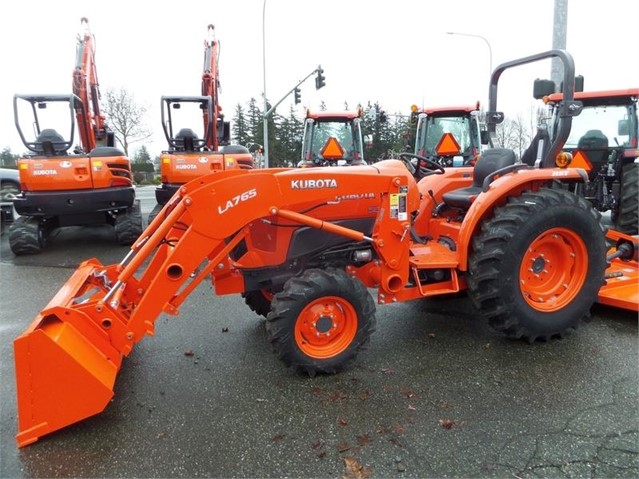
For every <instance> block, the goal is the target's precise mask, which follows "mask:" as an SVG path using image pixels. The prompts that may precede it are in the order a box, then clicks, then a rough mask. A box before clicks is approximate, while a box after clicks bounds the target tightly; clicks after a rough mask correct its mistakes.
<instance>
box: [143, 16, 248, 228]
mask: <svg viewBox="0 0 639 479" xmlns="http://www.w3.org/2000/svg"><path fill="white" fill-rule="evenodd" d="M214 32H215V28H214V26H213V25H209V26H208V30H207V37H206V40H205V41H204V68H203V72H202V94H201V96H163V97H162V129H163V130H164V136H165V137H166V140H167V142H168V145H169V146H168V150H166V151H163V152H162V155H161V156H160V177H161V181H162V183H161V185H160V186H158V187H157V188H156V190H155V199H156V201H157V205H156V206H155V208H154V209H153V210H152V211H151V214H150V215H149V222H151V221H152V220H153V218H155V216H156V215H157V214H158V213H159V211H160V210H161V209H162V207H163V206H164V205H165V204H166V203H167V202H168V201H169V199H170V198H171V196H173V195H174V194H175V192H176V191H177V190H178V189H179V188H180V187H181V186H182V185H183V184H185V183H188V182H189V181H191V180H193V179H195V178H198V177H200V176H203V175H207V174H209V173H215V172H217V171H221V170H230V169H238V168H241V169H250V168H253V156H252V155H251V153H249V150H248V149H247V148H245V147H244V146H241V145H231V144H230V135H231V133H230V122H228V121H225V120H224V114H223V113H222V107H221V106H220V101H219V87H220V78H219V67H218V61H219V47H220V44H219V42H218V40H217V39H216V38H215V35H214ZM198 116H199V117H201V119H202V120H201V124H202V128H201V129H193V128H192V126H193V124H192V123H190V122H192V121H193V120H194V119H195V118H197V117H198ZM196 130H199V134H198V133H196Z"/></svg>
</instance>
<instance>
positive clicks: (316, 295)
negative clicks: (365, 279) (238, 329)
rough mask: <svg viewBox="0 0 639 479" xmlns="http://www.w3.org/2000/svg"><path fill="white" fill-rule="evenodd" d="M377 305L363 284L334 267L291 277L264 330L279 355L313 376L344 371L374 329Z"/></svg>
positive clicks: (290, 365)
mask: <svg viewBox="0 0 639 479" xmlns="http://www.w3.org/2000/svg"><path fill="white" fill-rule="evenodd" d="M375 325H376V318H375V302H374V301H373V298H372V297H371V295H370V293H369V292H368V290H367V289H366V287H365V286H364V284H363V283H362V282H361V281H359V280H357V279H355V278H351V277H350V276H349V275H348V274H346V273H345V272H344V271H343V270H340V269H335V268H327V269H325V270H324V269H309V270H307V271H305V272H304V273H303V274H302V275H300V276H296V277H293V278H291V279H289V280H288V281H287V282H286V284H285V285H284V288H283V289H282V291H280V292H278V293H277V294H276V295H275V296H274V298H273V302H272V303H271V311H270V313H269V314H268V316H267V321H266V331H267V334H268V337H269V339H270V341H271V343H272V345H273V349H274V351H275V353H276V354H277V355H278V357H279V358H280V359H281V360H282V361H283V362H284V363H285V364H286V365H287V366H289V367H291V368H293V369H295V370H296V371H298V372H303V373H306V374H308V375H309V376H315V375H316V374H318V373H321V374H334V373H337V372H339V371H341V370H343V369H344V368H345V367H346V366H347V365H348V364H349V363H350V362H351V361H353V360H354V359H355V357H356V355H357V353H358V352H359V351H360V350H361V349H362V348H363V347H365V346H366V344H367V343H368V342H369V340H370V336H371V334H372V333H373V331H374V330H375Z"/></svg>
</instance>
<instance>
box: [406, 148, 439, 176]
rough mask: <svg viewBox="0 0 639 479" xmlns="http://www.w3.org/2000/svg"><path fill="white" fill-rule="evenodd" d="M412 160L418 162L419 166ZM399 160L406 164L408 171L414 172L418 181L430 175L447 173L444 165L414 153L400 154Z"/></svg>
mask: <svg viewBox="0 0 639 479" xmlns="http://www.w3.org/2000/svg"><path fill="white" fill-rule="evenodd" d="M411 158H415V159H416V160H417V165H414V164H413V162H412V161H410V159H411ZM399 159H400V160H402V161H403V162H404V163H406V166H407V167H408V170H409V171H412V172H413V176H415V178H417V179H420V178H424V177H425V176H428V175H443V174H444V173H446V170H445V169H444V167H443V166H442V165H440V164H439V163H437V162H436V161H435V160H431V159H430V158H426V157H425V156H421V155H415V154H413V153H400V154H399Z"/></svg>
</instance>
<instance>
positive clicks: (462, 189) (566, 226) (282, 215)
mask: <svg viewBox="0 0 639 479" xmlns="http://www.w3.org/2000/svg"><path fill="white" fill-rule="evenodd" d="M553 57H558V58H559V59H561V60H562V61H563V64H564V71H565V76H566V78H567V79H568V80H571V81H565V82H564V84H566V85H568V86H567V88H566V91H565V92H564V95H565V96H566V98H567V99H570V98H572V95H573V89H572V87H571V85H572V79H573V78H574V64H573V61H572V57H571V56H570V55H569V54H568V53H567V52H565V51H563V50H551V51H548V52H543V53H539V54H536V55H532V56H529V57H525V58H522V59H519V60H515V61H513V62H510V63H507V64H503V65H500V66H499V67H497V69H496V70H495V72H494V73H493V78H492V81H493V83H494V84H493V88H491V91H492V92H493V93H494V94H495V95H496V82H497V79H498V78H499V76H500V75H501V73H502V72H503V71H504V70H505V69H506V68H510V67H512V66H516V65H522V64H526V63H530V62H534V61H538V60H543V59H549V58H553ZM491 104H493V103H491ZM494 105H495V106H496V103H495V104H494ZM573 110H574V109H567V111H566V113H565V114H564V115H562V117H561V118H562V120H561V121H562V124H561V125H559V133H558V136H557V139H556V140H555V141H554V142H553V143H552V144H551V145H550V149H549V153H548V158H552V159H554V158H556V157H558V156H559V155H560V153H561V147H562V145H563V143H564V142H565V140H566V138H567V137H568V134H569V132H570V123H571V121H572V115H571V111H573ZM489 117H490V118H498V115H496V114H491V115H490V116H489ZM492 126H494V125H492ZM490 128H491V125H489V130H490ZM412 156H413V155H412V154H411V157H412ZM422 160H423V164H422V165H421V168H422V170H424V169H425V168H426V166H427V165H430V174H427V175H425V174H424V173H425V172H424V171H421V172H420V177H421V179H419V180H417V179H416V177H415V168H414V166H413V163H412V161H411V160H410V159H409V157H407V158H404V157H402V156H401V155H400V159H394V160H384V161H380V162H377V163H375V164H373V165H358V166H351V167H348V168H335V167H321V166H320V167H315V168H278V169H275V168H274V169H252V170H249V169H246V170H244V169H234V170H226V171H220V172H218V173H215V174H209V175H205V176H202V177H199V178H197V179H195V180H192V181H190V182H189V183H187V184H185V185H183V186H182V187H180V188H179V190H178V191H177V193H176V194H175V195H174V196H173V197H172V198H171V199H170V200H169V201H168V203H167V204H166V206H165V207H164V208H163V209H162V210H161V211H160V213H159V214H158V215H157V216H156V217H155V219H154V220H153V221H152V222H151V224H150V225H149V226H148V228H147V229H146V230H145V231H144V232H143V233H142V235H141V236H140V237H139V238H138V239H137V240H136V241H135V243H134V244H133V245H132V247H131V250H130V252H129V254H128V255H127V256H126V257H125V258H124V259H123V260H122V261H121V262H120V263H118V264H111V265H103V264H101V263H100V262H99V261H98V260H97V259H89V260H87V261H85V262H83V263H82V264H81V265H80V266H79V267H78V269H77V270H76V271H75V272H74V273H73V274H72V275H71V277H70V278H69V279H68V280H67V282H66V283H65V284H64V285H63V286H62V288H61V289H60V291H59V292H58V293H57V294H56V295H55V296H54V298H53V299H52V300H51V301H50V302H49V304H47V306H46V307H45V308H44V309H43V310H42V311H41V312H40V313H39V314H38V315H37V316H36V318H35V319H34V320H33V321H32V322H31V324H30V325H29V326H28V327H27V328H26V330H25V331H24V332H23V333H22V335H20V336H19V337H18V338H17V339H16V340H15V341H14V351H15V355H14V357H15V370H16V381H17V396H18V397H17V399H18V401H17V402H18V420H19V431H18V434H17V442H18V445H19V446H26V445H28V444H31V443H33V442H35V441H37V440H38V439H39V438H41V437H42V436H44V435H46V434H49V433H52V432H54V431H56V430H59V429H61V428H64V427H66V426H68V425H70V424H73V423H75V422H77V421H80V420H82V419H84V418H87V417H89V416H91V415H94V414H98V413H100V412H101V411H103V410H104V409H105V408H106V407H107V405H108V404H109V401H110V399H111V398H112V396H113V394H114V392H113V387H114V383H115V378H116V375H117V373H118V371H119V370H120V368H121V367H122V366H123V363H124V359H125V357H126V356H127V355H128V354H130V353H131V351H132V349H133V347H134V346H135V344H136V343H137V342H139V341H141V340H142V339H144V337H145V336H147V335H153V334H154V330H155V326H154V325H155V321H156V320H157V318H158V317H159V316H160V315H161V314H163V313H166V314H178V311H179V307H180V305H181V304H182V303H183V302H184V301H185V300H186V299H187V298H188V297H189V295H190V294H191V293H192V292H193V291H194V290H195V288H196V287H197V286H198V285H199V284H201V282H202V281H203V280H207V281H211V282H212V285H213V287H214V290H215V293H216V294H218V295H225V294H241V293H247V292H257V291H268V292H270V294H271V299H270V302H269V303H268V313H267V314H266V322H265V324H266V332H267V336H268V338H269V339H270V342H271V343H272V345H273V348H274V350H275V352H276V353H277V356H278V357H279V358H280V359H281V360H282V361H283V362H284V364H286V365H287V366H289V367H291V368H293V369H295V370H297V371H300V372H301V373H304V374H309V375H315V374H318V373H329V374H330V373H336V372H338V371H341V370H342V369H344V368H345V367H347V366H348V365H349V364H350V363H351V362H352V361H353V360H354V359H355V358H356V356H357V354H358V352H359V351H360V350H361V349H362V347H363V346H365V345H366V344H367V342H368V341H369V339H370V336H371V334H372V333H373V331H374V330H375V324H376V316H375V311H376V304H375V303H376V302H375V300H374V297H373V296H372V295H371V294H370V290H369V288H374V289H375V290H376V292H377V295H376V299H377V303H378V304H380V305H383V304H388V303H396V302H401V301H410V300H415V299H420V298H425V297H432V296H441V295H447V294H453V293H457V292H460V291H466V292H467V294H468V295H469V297H470V298H471V300H472V302H473V303H474V305H475V306H476V308H477V311H478V314H479V315H481V316H482V317H483V318H484V319H485V320H486V321H487V322H488V323H489V324H490V325H491V326H492V327H493V328H494V329H495V330H496V331H497V332H499V333H500V334H504V335H506V336H509V337H513V338H521V339H525V340H528V341H530V342H533V341H535V340H537V339H540V340H547V339H551V338H554V337H560V336H562V335H564V334H566V333H568V332H569V331H570V330H571V329H574V328H576V327H578V326H579V325H580V324H581V323H582V321H583V320H584V318H585V317H587V315H588V314H589V312H590V308H591V306H592V305H593V303H595V302H596V301H597V299H598V298H599V300H600V301H601V302H606V301H613V300H614V301H615V302H616V304H615V305H616V306H621V307H625V308H628V309H631V310H634V311H637V310H639V292H638V291H637V282H638V279H637V278H638V275H637V270H638V268H637V266H638V265H637V250H638V248H639V244H638V243H637V240H636V239H634V238H633V237H628V236H625V235H622V234H618V235H617V236H615V237H613V238H612V239H613V240H614V244H611V243H610V242H609V241H607V238H606V233H605V229H604V228H603V226H602V223H601V221H600V214H599V213H598V212H597V210H596V209H594V208H593V206H592V204H591V203H590V202H588V201H587V200H586V199H584V198H583V197H582V196H580V195H578V194H575V193H574V192H573V191H571V190H570V189H569V188H567V186H569V185H571V184H574V183H578V182H583V181H585V180H586V179H587V176H586V175H585V174H584V172H583V171H579V170H578V169H576V168H566V167H563V168H562V167H560V166H556V165H555V166H545V167H532V166H529V165H527V164H522V163H517V162H516V161H515V154H514V152H513V151H512V150H508V149H504V148H493V149H489V150H486V151H485V152H484V153H483V154H482V156H481V158H480V159H479V161H477V162H476V164H475V166H473V167H470V166H465V167H464V166H462V167H456V168H448V169H445V168H443V167H442V166H441V165H440V164H439V163H437V162H435V161H434V160H432V159H428V158H425V157H424V158H422V159H421V160H420V161H422ZM564 165H565V163H564ZM602 285H605V286H603V288H602ZM262 299H263V300H266V299H267V296H265V295H262ZM608 304H612V303H608Z"/></svg>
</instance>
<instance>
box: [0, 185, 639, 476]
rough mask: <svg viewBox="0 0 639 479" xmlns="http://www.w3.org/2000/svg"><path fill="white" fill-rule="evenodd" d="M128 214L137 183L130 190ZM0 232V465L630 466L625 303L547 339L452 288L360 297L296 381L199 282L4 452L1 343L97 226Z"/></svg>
mask: <svg viewBox="0 0 639 479" xmlns="http://www.w3.org/2000/svg"><path fill="white" fill-rule="evenodd" d="M138 197H140V198H142V201H143V212H144V213H146V214H148V212H150V210H151V209H152V207H153V206H154V200H153V196H152V188H150V187H144V188H139V189H138ZM6 236H7V235H6V234H4V235H2V237H1V242H0V280H1V284H2V290H1V293H2V294H1V295H0V314H1V318H0V340H1V342H0V355H1V361H0V398H1V402H0V404H1V408H0V477H2V478H30V477H225V478H226V477H238V478H239V477H242V478H248V477H321V478H324V477H348V478H356V477H362V478H364V477H373V478H385V477H389V478H397V477H400V478H401V477H419V478H440V477H454V478H477V477H491V478H492V477H497V478H502V477H503V478H506V477H508V478H512V477H519V478H531V477H544V478H555V477H556V478H564V477H566V478H582V477H583V478H612V477H619V478H635V477H637V475H638V474H637V471H639V374H638V372H639V368H638V364H639V361H638V360H639V345H638V342H637V316H636V314H635V313H632V312H628V311H622V310H617V309H613V308H608V307H603V306H599V305H597V306H595V307H594V308H593V315H592V321H591V322H589V323H588V324H586V325H584V326H583V327H582V328H580V329H578V330H577V331H574V332H573V333H572V334H570V335H568V336H566V337H565V338H564V339H562V340H553V341H549V342H547V343H535V344H528V343H526V342H522V341H514V340H508V339H506V338H504V337H502V336H500V335H499V334H498V333H496V332H494V331H493V330H492V329H491V328H489V327H488V326H487V325H486V324H485V323H484V322H483V321H482V320H481V319H480V318H479V317H478V316H477V315H476V313H475V311H474V309H473V307H472V305H471V303H470V301H469V300H468V299H467V298H466V297H465V295H458V296H455V297H450V298H445V299H443V298H442V299H429V300H420V301H413V302H408V303H402V304H394V305H380V306H378V309H377V316H378V327H377V331H376V332H375V333H374V334H373V337H372V340H371V343H370V345H369V347H368V349H367V350H365V351H363V352H362V353H361V354H360V355H359V356H358V357H357V360H356V361H355V363H354V364H353V365H352V367H350V368H349V369H348V370H346V371H344V372H343V373H341V374H337V375H333V376H317V377H314V378H309V377H306V376H301V375H298V374H295V373H293V372H291V371H289V370H287V369H286V368H285V366H284V364H283V363H282V362H281V361H280V360H279V359H278V358H277V357H276V356H275V355H274V354H273V353H272V350H271V347H270V344H269V343H268V341H267V339H266V334H265V331H264V320H263V319H261V318H260V317H259V316H257V315H255V314H254V313H253V312H252V311H251V310H250V309H249V308H248V307H247V306H246V305H245V304H244V302H243V300H242V298H241V297H239V296H215V295H214V294H213V292H212V288H211V285H210V284H202V285H200V286H199V287H198V288H197V289H196V290H195V291H194V292H193V293H192V294H191V296H190V297H189V298H188V299H187V301H186V302H185V303H184V304H183V305H182V307H181V310H180V314H179V315H178V316H168V315H161V316H160V317H159V318H158V319H157V322H156V334H155V336H153V337H148V338H146V339H145V340H143V341H142V342H140V343H139V344H137V345H136V346H135V348H134V350H133V352H132V353H131V355H130V356H128V357H127V358H126V359H125V360H124V363H123V366H122V368H121V370H120V373H119V375H118V377H117V381H116V385H115V397H114V398H113V400H112V401H111V402H110V404H109V405H108V406H107V408H106V409H105V411H104V412H102V413H101V414H98V415H96V416H94V417H92V418H89V419H87V420H84V421H82V422H79V423H77V424H74V425H72V426H69V427H67V428H65V429H63V430H60V431H57V432H55V433H53V434H50V435H49V436H46V437H44V438H42V439H40V440H39V441H38V442H36V443H34V444H32V445H30V446H27V447H24V448H20V449H19V448H17V446H16V442H15V434H16V433H17V417H16V398H15V379H14V372H13V349H12V341H13V339H15V338H16V337H17V336H18V335H19V334H20V333H21V332H22V331H23V330H24V329H25V328H26V327H27V325H28V324H29V323H30V322H31V320H32V319H33V318H34V316H35V315H36V314H37V313H38V312H39V311H40V310H41V309H42V308H43V307H44V306H45V305H46V304H47V302H48V301H49V300H50V299H51V298H52V297H53V295H54V294H55V293H56V292H57V291H58V290H59V289H60V287H61V286H62V285H63V284H64V283H65V281H66V280H67V279H68V277H69V276H70V275H71V273H72V272H73V270H74V269H75V267H76V266H77V265H78V264H79V263H80V262H81V261H82V260H85V259H87V258H90V257H96V258H98V259H100V260H101V261H102V262H104V263H115V262H119V261H120V260H121V259H122V257H124V255H125V254H126V252H127V251H128V248H125V247H121V246H118V245H117V244H116V243H115V241H114V236H113V232H112V230H111V229H109V228H107V227H82V228H67V229H64V231H59V232H58V234H57V235H55V236H54V237H53V238H52V241H51V244H50V245H49V247H48V248H47V249H46V250H45V251H43V252H42V253H41V254H40V255H36V256H30V257H14V256H13V255H12V253H11V251H10V249H9V248H8V245H7V238H6Z"/></svg>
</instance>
